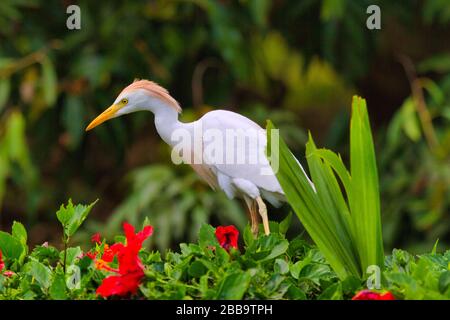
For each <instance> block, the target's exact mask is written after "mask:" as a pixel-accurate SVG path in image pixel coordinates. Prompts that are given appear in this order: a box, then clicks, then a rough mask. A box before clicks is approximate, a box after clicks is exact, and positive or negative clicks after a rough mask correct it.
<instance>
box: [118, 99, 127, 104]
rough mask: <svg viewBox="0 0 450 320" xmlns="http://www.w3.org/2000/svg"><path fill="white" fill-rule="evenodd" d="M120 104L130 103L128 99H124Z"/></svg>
mask: <svg viewBox="0 0 450 320" xmlns="http://www.w3.org/2000/svg"><path fill="white" fill-rule="evenodd" d="M120 103H122V104H124V105H125V104H127V103H128V99H122V100H120Z"/></svg>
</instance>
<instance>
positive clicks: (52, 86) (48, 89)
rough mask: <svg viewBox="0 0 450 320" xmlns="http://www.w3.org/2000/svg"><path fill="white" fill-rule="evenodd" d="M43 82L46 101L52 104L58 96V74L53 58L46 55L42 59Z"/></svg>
mask: <svg viewBox="0 0 450 320" xmlns="http://www.w3.org/2000/svg"><path fill="white" fill-rule="evenodd" d="M42 84H43V93H44V100H45V103H46V104H47V105H49V106H52V105H53V104H54V103H55V102H56V98H57V85H58V83H57V76H56V71H55V68H54V66H53V63H52V62H51V60H50V59H49V58H48V57H46V58H45V59H43V60H42Z"/></svg>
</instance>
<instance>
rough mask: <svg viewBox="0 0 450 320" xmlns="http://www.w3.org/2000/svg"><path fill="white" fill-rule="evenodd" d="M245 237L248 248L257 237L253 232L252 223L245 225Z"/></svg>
mask: <svg viewBox="0 0 450 320" xmlns="http://www.w3.org/2000/svg"><path fill="white" fill-rule="evenodd" d="M243 238H244V243H245V246H246V247H247V248H248V247H250V246H251V245H252V244H253V243H254V242H255V238H254V236H253V233H252V228H251V226H250V224H248V223H247V225H246V226H245V229H244V235H243Z"/></svg>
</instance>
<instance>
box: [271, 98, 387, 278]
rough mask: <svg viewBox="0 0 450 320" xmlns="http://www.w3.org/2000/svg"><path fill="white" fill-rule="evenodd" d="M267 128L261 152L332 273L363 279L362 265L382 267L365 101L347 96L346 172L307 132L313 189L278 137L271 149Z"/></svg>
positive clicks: (335, 156) (377, 198)
mask: <svg viewBox="0 0 450 320" xmlns="http://www.w3.org/2000/svg"><path fill="white" fill-rule="evenodd" d="M272 129H274V125H273V124H272V123H271V122H270V121H269V122H268V124H267V135H268V136H267V140H268V146H267V152H268V155H269V158H270V160H271V163H272V165H273V164H275V163H278V165H279V167H278V170H276V175H277V177H278V180H279V181H280V184H281V186H282V188H283V190H284V192H285V194H286V198H287V200H288V202H289V204H290V205H291V206H292V208H293V210H294V211H295V213H296V214H297V216H298V218H299V219H300V221H301V222H302V224H303V225H304V227H305V229H306V231H307V232H308V233H309V235H310V236H311V238H312V239H313V241H314V242H315V243H316V244H317V246H318V247H319V249H320V250H321V251H322V252H323V254H324V256H325V257H326V258H327V260H328V261H329V263H330V265H331V266H332V267H333V269H334V270H335V271H336V273H337V274H338V276H339V277H340V278H341V279H345V278H346V277H347V276H349V275H354V276H357V277H363V276H364V274H365V273H366V270H367V267H368V266H371V265H377V266H379V267H380V268H382V266H383V260H384V253H383V242H382V234H381V218H380V196H379V190H378V174H377V167H376V160H375V151H374V145H373V140H372V134H371V131H370V123H369V117H368V114H367V107H366V101H365V100H364V99H362V98H360V97H357V96H355V97H354V98H353V103H352V117H351V124H350V171H348V170H347V168H346V167H345V165H344V163H343V161H342V159H341V157H340V156H339V155H338V154H336V153H334V152H332V151H331V150H327V149H318V148H317V147H316V145H315V144H314V141H313V138H312V137H311V135H310V136H309V141H308V143H307V144H306V158H307V161H308V167H309V172H310V175H311V179H312V181H313V183H314V187H312V186H311V185H310V183H309V182H308V180H307V178H306V176H305V175H304V174H303V173H302V170H301V168H300V166H299V163H298V161H297V160H296V159H295V158H294V156H293V155H292V153H291V151H290V150H289V149H288V147H287V146H286V144H285V143H284V141H283V140H282V139H280V141H279V142H280V143H279V152H272V151H275V149H273V150H272V147H273V145H272V143H273V141H271V130H272ZM273 167H274V169H277V168H276V167H275V166H274V165H273ZM339 182H340V183H341V185H342V188H341V186H340V183H339Z"/></svg>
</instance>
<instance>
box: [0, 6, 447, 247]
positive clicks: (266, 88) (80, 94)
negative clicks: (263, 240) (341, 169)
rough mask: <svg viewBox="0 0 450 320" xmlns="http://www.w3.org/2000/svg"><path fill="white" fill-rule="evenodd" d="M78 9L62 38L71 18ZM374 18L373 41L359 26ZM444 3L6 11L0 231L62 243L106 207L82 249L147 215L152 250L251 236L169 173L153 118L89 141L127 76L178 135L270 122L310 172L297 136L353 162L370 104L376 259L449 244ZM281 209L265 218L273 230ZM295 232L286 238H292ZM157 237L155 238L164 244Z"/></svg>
mask: <svg viewBox="0 0 450 320" xmlns="http://www.w3.org/2000/svg"><path fill="white" fill-rule="evenodd" d="M71 4H77V5H79V6H80V8H81V29H80V30H69V29H68V28H67V27H66V19H67V18H68V17H69V14H67V13H66V8H67V7H68V6H69V5H71ZM370 4H377V5H379V6H380V8H381V30H369V29H367V28H366V19H367V18H368V16H369V15H368V14H367V13H366V9H367V7H368V6H369V5H370ZM449 23H450V2H449V1H447V0H423V1H419V0H411V1H388V0H386V1H372V0H371V1H365V0H273V1H270V0H221V1H219V0H217V1H208V0H191V1H188V0H180V1H157V0H147V1H87V0H86V1H69V0H66V1H62V0H60V1H56V0H2V1H1V2H0V228H1V229H8V228H9V227H10V225H11V223H12V221H13V220H20V221H22V222H23V223H24V224H25V225H26V226H27V227H28V228H29V230H30V238H31V239H30V240H31V242H32V243H42V242H44V241H47V240H48V241H52V242H54V243H58V242H59V241H60V237H61V233H60V230H59V228H58V224H57V222H56V219H55V211H56V210H57V209H58V207H59V205H60V204H61V203H63V202H64V203H65V202H66V201H67V200H68V198H72V199H73V200H74V202H83V203H88V202H91V201H94V200H95V199H97V198H99V199H100V201H99V202H98V204H97V205H96V206H95V208H94V210H93V212H92V214H91V217H90V218H89V219H88V221H87V223H86V225H85V227H84V232H83V233H81V234H80V236H79V239H78V241H80V242H83V241H87V239H88V236H89V235H90V234H92V233H94V232H97V231H100V232H101V233H102V234H104V235H106V236H108V235H109V236H112V235H114V234H117V233H118V232H119V230H120V224H121V222H122V221H123V220H128V221H129V222H131V223H133V224H137V223H140V222H142V221H143V220H144V218H145V217H149V219H150V221H151V223H152V224H153V225H154V226H155V230H156V233H155V237H153V240H152V241H154V243H153V245H155V246H156V247H158V248H160V249H164V248H169V247H175V246H176V245H177V243H179V242H181V241H189V240H192V239H195V238H196V234H197V231H198V228H199V226H200V225H201V224H202V223H203V222H210V223H212V224H213V225H217V224H231V223H233V224H236V225H238V226H239V227H241V228H242V227H243V225H244V224H245V223H246V221H247V220H246V213H245V210H244V208H243V206H242V204H241V203H240V202H238V201H229V200H227V199H226V198H225V196H224V195H223V194H220V193H215V192H213V191H211V190H210V189H209V188H208V187H207V186H206V185H205V184H203V183H202V182H201V181H200V180H199V179H198V178H197V177H196V176H195V174H194V173H193V172H192V170H191V168H190V167H188V166H175V165H173V164H172V163H171V161H170V150H169V147H167V146H166V145H165V144H164V143H163V142H162V141H161V140H160V139H159V137H158V136H157V133H156V131H155V129H154V125H153V121H152V120H153V117H152V115H151V114H150V113H142V112H141V113H136V114H132V115H129V116H127V117H122V118H119V119H116V120H112V121H109V122H108V123H106V124H104V125H102V126H100V127H99V128H96V129H95V130H94V131H91V132H89V134H86V133H85V132H84V128H85V127H86V125H87V124H88V123H89V121H90V120H91V119H93V117H95V116H96V115H97V114H98V113H100V112H101V111H102V110H103V109H105V108H106V107H107V106H109V105H110V104H111V102H112V101H113V100H114V99H115V97H116V95H117V94H118V93H119V92H120V90H121V89H122V88H123V87H124V86H126V85H128V84H129V83H130V82H132V81H133V79H134V78H148V79H152V80H154V81H157V82H159V83H160V84H162V85H163V86H165V87H167V88H168V89H169V91H170V92H171V94H172V95H173V96H174V97H175V98H176V99H177V100H178V101H179V102H180V103H181V105H182V107H183V110H184V112H183V114H182V120H184V121H192V120H194V119H196V118H198V117H200V116H201V115H202V114H204V113H205V112H207V111H209V110H212V109H215V108H224V109H230V110H234V111H236V112H239V113H242V114H244V115H246V116H248V117H250V118H252V119H253V120H255V121H256V122H258V123H259V124H261V125H262V126H265V120H266V119H269V118H270V119H271V120H272V121H273V122H274V123H275V124H276V125H277V126H278V127H279V128H280V129H281V134H282V135H283V137H284V138H285V139H286V141H287V142H288V143H289V146H290V148H291V149H292V150H293V151H294V152H295V153H296V155H297V157H298V158H299V159H300V160H301V161H302V162H304V144H305V140H306V133H307V131H308V130H310V131H311V133H312V134H313V136H314V137H315V140H316V141H318V142H319V144H320V145H321V146H325V147H327V148H330V149H333V150H335V151H338V152H340V153H341V154H342V156H343V157H344V159H346V161H347V160H348V157H347V150H348V145H347V142H348V140H349V137H348V119H349V114H348V113H349V108H350V103H351V96H352V95H353V94H359V95H362V96H363V97H365V98H366V99H367V101H368V107H369V113H370V116H371V121H372V127H373V130H374V138H375V142H376V147H377V160H378V166H379V176H380V184H381V192H382V199H381V200H382V220H383V231H384V240H385V243H386V249H390V248H392V247H402V248H404V249H408V250H412V251H413V252H423V251H425V250H430V249H431V247H432V245H433V243H434V242H435V241H436V239H437V238H439V239H440V243H441V245H442V247H445V246H447V247H448V244H449V243H450V210H449V209H450V41H449V40H450V28H449ZM288 211H289V207H288V206H287V205H285V206H284V207H283V208H281V209H274V208H270V209H269V212H270V216H271V218H272V219H275V220H276V219H281V218H283V217H284V216H285V215H286V214H287V212H288ZM300 229H301V226H300V224H299V223H298V222H296V223H294V224H293V226H292V227H291V232H292V233H298V232H299V230H300ZM156 235H157V236H156Z"/></svg>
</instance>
